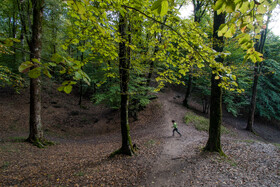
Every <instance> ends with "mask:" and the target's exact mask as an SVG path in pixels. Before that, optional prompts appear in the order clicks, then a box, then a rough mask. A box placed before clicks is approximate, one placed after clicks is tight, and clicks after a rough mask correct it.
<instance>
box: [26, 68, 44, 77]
mask: <svg viewBox="0 0 280 187" xmlns="http://www.w3.org/2000/svg"><path fill="white" fill-rule="evenodd" d="M41 69H42V68H41V67H37V68H34V69H32V70H30V71H29V72H28V76H29V77H30V78H32V79H36V78H38V77H39V76H40V75H41Z"/></svg>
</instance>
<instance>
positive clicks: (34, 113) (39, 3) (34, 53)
mask: <svg viewBox="0 0 280 187" xmlns="http://www.w3.org/2000/svg"><path fill="white" fill-rule="evenodd" d="M43 4H44V0H32V5H33V25H32V40H31V43H32V45H31V48H30V52H31V55H30V58H31V59H32V58H36V59H38V60H39V61H40V57H41V48H42V42H41V40H42V39H41V36H42V19H43ZM38 66H39V64H35V67H38ZM35 67H34V68H35ZM29 125H30V134H29V137H28V139H27V140H28V141H29V142H32V143H35V144H41V143H40V142H41V141H42V139H43V129H42V120H41V77H38V78H36V79H32V78H31V79H30V118H29ZM39 146H40V145H39Z"/></svg>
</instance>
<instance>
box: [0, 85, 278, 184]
mask: <svg viewBox="0 0 280 187" xmlns="http://www.w3.org/2000/svg"><path fill="white" fill-rule="evenodd" d="M45 87H46V88H45V89H44V93H45V94H44V95H43V98H42V103H43V105H42V108H43V110H42V118H43V125H44V133H45V137H46V138H47V139H49V140H51V141H54V142H56V145H54V146H49V147H47V148H44V149H39V148H37V147H35V146H32V145H30V144H28V143H26V142H24V139H26V138H27V136H28V130H29V129H28V111H29V101H28V98H29V96H28V91H27V90H26V91H23V92H22V93H21V94H20V95H18V94H13V93H12V92H10V91H9V90H7V89H4V90H0V123H1V130H0V155H1V157H0V186H16V185H17V186H90V185H92V186H280V147H279V145H280V131H279V129H278V130H277V128H274V127H270V126H267V125H264V124H263V123H258V122H257V123H256V125H255V130H256V132H257V135H254V134H252V133H249V132H247V131H245V130H243V129H244V128H245V124H246V123H245V120H243V119H242V118H234V117H232V116H231V115H229V114H225V115H224V118H223V125H224V126H225V127H226V128H227V129H228V130H229V132H230V133H227V134H223V135H222V147H223V151H224V152H225V154H226V155H227V156H226V157H221V156H219V155H218V154H216V153H208V152H203V151H202V148H203V147H204V146H205V144H206V142H207V138H208V134H207V132H204V131H198V130H196V129H195V127H194V124H192V123H189V124H185V123H184V120H183V119H184V116H185V115H186V113H188V112H190V110H189V109H186V108H185V107H183V106H182V104H181V103H182V100H183V94H182V93H180V92H177V91H174V90H171V89H166V90H165V91H164V92H161V93H159V94H158V99H157V100H153V101H152V102H151V103H150V104H149V105H148V106H147V108H146V109H145V110H144V111H141V112H140V113H139V120H138V121H133V120H132V119H131V121H130V126H131V137H132V140H133V143H136V144H137V145H138V147H139V150H138V151H137V154H136V155H134V156H132V157H129V156H121V155H119V156H116V157H114V158H108V156H109V155H110V153H112V152H114V151H115V150H117V149H118V148H119V147H120V146H121V133H120V119H119V113H118V111H114V110H111V109H108V108H107V107H105V106H94V105H92V104H91V103H90V102H89V101H86V100H84V101H83V107H82V108H80V107H79V106H78V97H77V96H74V95H73V94H71V95H65V94H63V93H59V92H57V91H56V90H55V89H54V88H53V86H45ZM191 107H192V108H193V109H192V110H193V111H195V113H196V114H197V115H203V114H201V113H200V112H199V111H200V105H198V104H197V103H196V102H191ZM173 119H174V120H176V121H177V122H178V128H179V131H180V132H181V133H182V137H180V136H178V135H177V134H175V136H174V137H173V136H172V123H171V120H173Z"/></svg>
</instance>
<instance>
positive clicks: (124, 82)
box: [119, 13, 134, 155]
mask: <svg viewBox="0 0 280 187" xmlns="http://www.w3.org/2000/svg"><path fill="white" fill-rule="evenodd" d="M127 29H129V26H128V20H127V16H126V15H124V16H123V15H122V14H121V13H120V14H119V32H120V35H121V38H122V39H125V40H127V39H128V40H129V41H128V42H131V41H130V37H131V36H128V35H127ZM129 69H130V48H129V47H127V46H126V45H125V41H122V42H120V43H119V73H120V90H121V133H122V147H121V148H120V153H122V154H127V155H133V153H134V150H133V147H132V143H131V138H130V128H129V123H128V106H129V103H128V102H129V97H128V83H129Z"/></svg>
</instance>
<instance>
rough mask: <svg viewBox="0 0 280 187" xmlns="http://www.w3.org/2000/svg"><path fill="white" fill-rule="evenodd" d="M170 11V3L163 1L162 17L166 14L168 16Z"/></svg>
mask: <svg viewBox="0 0 280 187" xmlns="http://www.w3.org/2000/svg"><path fill="white" fill-rule="evenodd" d="M167 11H168V1H167V0H165V1H162V3H161V11H160V15H161V16H164V15H165V14H167Z"/></svg>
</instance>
